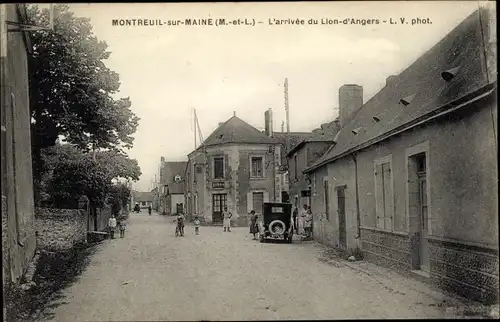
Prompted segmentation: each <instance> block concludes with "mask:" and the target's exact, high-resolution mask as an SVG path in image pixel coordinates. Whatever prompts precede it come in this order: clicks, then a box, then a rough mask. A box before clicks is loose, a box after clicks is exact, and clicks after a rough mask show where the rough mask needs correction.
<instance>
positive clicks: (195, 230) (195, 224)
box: [194, 215, 200, 235]
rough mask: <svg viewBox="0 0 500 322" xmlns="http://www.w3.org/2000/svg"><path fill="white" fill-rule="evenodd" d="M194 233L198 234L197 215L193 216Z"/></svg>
mask: <svg viewBox="0 0 500 322" xmlns="http://www.w3.org/2000/svg"><path fill="white" fill-rule="evenodd" d="M194 233H195V234H196V235H199V234H200V220H199V219H198V215H195V216H194Z"/></svg>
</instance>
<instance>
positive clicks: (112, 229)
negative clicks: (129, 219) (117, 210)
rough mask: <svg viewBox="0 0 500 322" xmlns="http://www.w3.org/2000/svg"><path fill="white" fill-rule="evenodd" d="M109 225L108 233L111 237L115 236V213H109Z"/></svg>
mask: <svg viewBox="0 0 500 322" xmlns="http://www.w3.org/2000/svg"><path fill="white" fill-rule="evenodd" d="M108 226H109V234H110V235H111V239H114V238H115V229H116V218H115V215H111V218H109V221H108Z"/></svg>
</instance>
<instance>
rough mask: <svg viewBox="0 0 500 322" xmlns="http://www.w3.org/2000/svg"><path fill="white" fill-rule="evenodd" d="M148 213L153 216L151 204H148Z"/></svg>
mask: <svg viewBox="0 0 500 322" xmlns="http://www.w3.org/2000/svg"><path fill="white" fill-rule="evenodd" d="M148 214H149V215H150V216H151V206H148Z"/></svg>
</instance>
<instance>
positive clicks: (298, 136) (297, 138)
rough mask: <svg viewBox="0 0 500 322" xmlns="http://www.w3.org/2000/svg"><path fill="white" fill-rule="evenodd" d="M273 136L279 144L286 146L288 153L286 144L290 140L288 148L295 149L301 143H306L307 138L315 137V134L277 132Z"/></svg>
mask: <svg viewBox="0 0 500 322" xmlns="http://www.w3.org/2000/svg"><path fill="white" fill-rule="evenodd" d="M273 136H274V137H275V138H276V139H277V140H278V141H279V143H281V144H283V146H285V151H286V142H287V138H288V146H289V147H290V148H291V147H294V146H296V145H297V144H299V143H300V142H302V141H304V140H305V139H307V138H310V137H313V136H314V134H313V133H312V132H290V133H288V134H287V133H286V132H275V133H274V134H273Z"/></svg>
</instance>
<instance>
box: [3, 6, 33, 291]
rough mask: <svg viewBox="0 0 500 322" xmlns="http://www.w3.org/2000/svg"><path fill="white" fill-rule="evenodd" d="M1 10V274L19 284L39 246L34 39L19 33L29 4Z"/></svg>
mask: <svg viewBox="0 0 500 322" xmlns="http://www.w3.org/2000/svg"><path fill="white" fill-rule="evenodd" d="M0 6H1V7H0V39H1V42H0V53H1V54H0V59H1V65H0V72H1V93H0V102H1V103H0V104H1V109H2V113H1V114H2V124H1V125H2V131H1V133H2V143H1V152H2V260H3V265H2V271H3V281H4V282H5V281H7V280H12V281H14V282H17V281H19V279H20V278H21V277H22V276H23V275H24V273H25V271H26V269H27V267H28V264H29V262H30V261H31V259H32V258H33V256H34V253H35V247H36V239H35V230H34V224H35V218H34V197H33V174H32V163H31V160H32V159H31V137H30V133H31V128H30V127H31V122H30V118H31V115H30V104H29V81H28V75H29V72H28V59H29V55H30V54H31V43H30V37H29V34H28V33H27V32H25V31H19V29H20V27H19V24H26V23H27V13H26V7H25V5H24V4H14V3H12V4H1V5H0ZM7 22H9V23H7ZM13 30H17V31H13Z"/></svg>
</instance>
